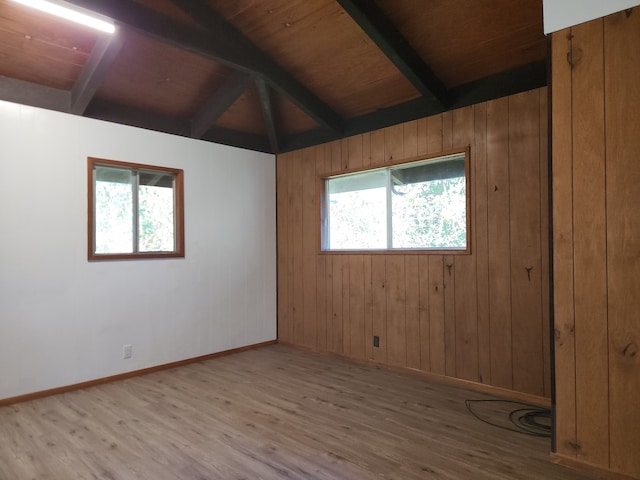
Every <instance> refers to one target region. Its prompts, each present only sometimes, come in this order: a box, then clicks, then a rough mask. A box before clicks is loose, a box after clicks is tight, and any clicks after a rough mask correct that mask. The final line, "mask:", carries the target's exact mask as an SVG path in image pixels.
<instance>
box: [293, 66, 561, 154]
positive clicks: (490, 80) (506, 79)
mask: <svg viewBox="0 0 640 480" xmlns="http://www.w3.org/2000/svg"><path fill="white" fill-rule="evenodd" d="M547 82H548V78H547V65H546V62H534V63H530V64H527V65H524V66H521V67H517V68H514V69H512V70H507V71H506V72H501V73H497V74H495V75H491V76H489V77H486V78H482V79H480V80H476V81H473V82H469V83H466V84H464V85H460V86H458V87H455V88H452V89H451V90H450V92H451V106H450V108H448V109H444V108H443V107H442V106H441V105H440V104H438V103H437V102H434V101H433V100H432V101H428V100H427V99H425V98H418V99H415V100H410V101H408V102H405V103H402V104H400V105H395V106H393V107H388V108H383V109H380V110H377V111H375V112H371V113H367V114H365V115H360V116H358V117H354V118H349V119H347V120H346V121H345V129H344V136H351V135H358V134H361V133H365V132H371V131H374V130H378V129H380V128H385V127H389V126H391V125H395V124H398V123H403V122H408V121H411V120H416V119H419V118H424V117H429V116H431V115H436V114H438V113H442V112H443V111H445V110H453V109H455V108H462V107H468V106H470V105H474V104H476V103H481V102H487V101H489V100H494V99H496V98H501V97H506V96H508V95H515V94H516V93H520V92H526V91H527V90H533V89H535V88H540V87H544V86H546V85H547ZM339 138H342V137H341V136H338V135H336V134H334V133H333V132H330V131H328V130H326V129H322V128H318V129H315V130H310V131H307V132H303V133H299V134H296V135H290V136H289V137H287V138H285V139H282V141H281V143H280V151H281V152H288V151H291V150H297V149H300V148H305V147H309V146H312V145H317V144H320V143H325V142H330V141H332V140H337V139H339Z"/></svg>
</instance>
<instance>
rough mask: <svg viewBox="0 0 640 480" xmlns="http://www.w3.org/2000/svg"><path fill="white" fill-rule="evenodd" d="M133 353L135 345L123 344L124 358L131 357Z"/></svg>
mask: <svg viewBox="0 0 640 480" xmlns="http://www.w3.org/2000/svg"><path fill="white" fill-rule="evenodd" d="M131 355H133V345H123V346H122V358H124V359H127V358H131Z"/></svg>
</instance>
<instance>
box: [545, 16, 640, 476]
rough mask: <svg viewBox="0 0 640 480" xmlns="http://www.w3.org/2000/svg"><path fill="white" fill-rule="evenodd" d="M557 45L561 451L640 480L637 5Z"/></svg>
mask: <svg viewBox="0 0 640 480" xmlns="http://www.w3.org/2000/svg"><path fill="white" fill-rule="evenodd" d="M552 45H553V47H552V57H553V59H552V62H553V84H552V85H553V172H554V173H553V180H554V181H553V194H554V202H553V214H554V215H553V216H554V222H553V224H554V240H553V241H554V297H555V329H556V331H555V352H556V354H555V359H556V362H555V371H556V386H557V387H556V397H557V398H556V403H557V407H556V415H557V423H556V425H557V427H556V428H557V447H556V448H557V453H558V455H560V456H561V457H565V458H567V459H572V460H573V461H579V462H584V463H586V464H591V465H596V466H599V467H602V468H604V469H611V470H613V471H615V472H619V473H623V474H626V475H631V476H633V477H634V478H635V477H637V478H640V402H639V399H640V354H639V353H638V350H639V348H640V317H639V315H640V314H639V313H638V312H640V210H639V209H638V204H639V203H640V115H639V114H638V112H639V111H640V87H639V86H638V81H639V79H640V49H639V48H637V46H638V45H640V8H635V9H633V10H632V11H631V10H629V11H627V12H621V13H619V14H615V15H611V16H608V17H606V18H604V19H599V20H594V21H592V22H589V23H586V24H582V25H579V26H576V27H573V28H571V29H569V30H565V31H562V32H558V33H555V34H554V35H553V41H552Z"/></svg>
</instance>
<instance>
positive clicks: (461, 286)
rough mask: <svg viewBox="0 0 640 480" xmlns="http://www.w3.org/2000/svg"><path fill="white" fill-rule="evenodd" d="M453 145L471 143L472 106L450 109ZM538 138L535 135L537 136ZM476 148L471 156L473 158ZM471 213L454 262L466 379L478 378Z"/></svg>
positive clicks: (459, 356) (460, 362)
mask: <svg viewBox="0 0 640 480" xmlns="http://www.w3.org/2000/svg"><path fill="white" fill-rule="evenodd" d="M452 113H453V146H454V147H455V148H458V147H460V148H462V147H467V146H470V145H472V144H473V136H474V127H473V120H474V115H473V107H466V108H460V109H458V110H454V111H453V112H452ZM536 141H537V138H536ZM475 153H476V152H475V151H473V152H472V156H473V157H474V160H475ZM470 173H471V175H470V176H471V178H470V179H469V180H468V185H467V187H468V188H469V191H470V194H471V195H475V194H476V192H475V191H474V188H473V179H474V178H475V177H474V176H473V170H471V172H470ZM467 215H469V216H470V218H471V222H470V226H471V228H470V231H469V232H467V235H468V236H469V239H470V245H471V252H472V255H458V256H456V257H455V258H454V263H455V268H454V271H455V302H456V305H455V324H456V326H455V343H456V348H455V351H456V361H455V364H456V370H455V371H456V376H458V377H459V378H464V379H466V380H472V381H478V301H477V286H476V259H475V257H474V256H473V255H475V252H476V238H475V237H476V235H475V225H476V223H477V219H476V218H475V216H474V214H473V212H472V211H469V212H467Z"/></svg>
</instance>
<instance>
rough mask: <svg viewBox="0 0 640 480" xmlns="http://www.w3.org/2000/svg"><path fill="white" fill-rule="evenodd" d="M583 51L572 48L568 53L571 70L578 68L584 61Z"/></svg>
mask: <svg viewBox="0 0 640 480" xmlns="http://www.w3.org/2000/svg"><path fill="white" fill-rule="evenodd" d="M583 53H584V52H583V51H582V49H581V48H578V47H576V48H572V49H571V50H570V51H569V52H568V53H567V62H569V65H571V68H572V69H573V68H576V67H577V66H578V64H579V63H580V61H581V60H582V55H583Z"/></svg>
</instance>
